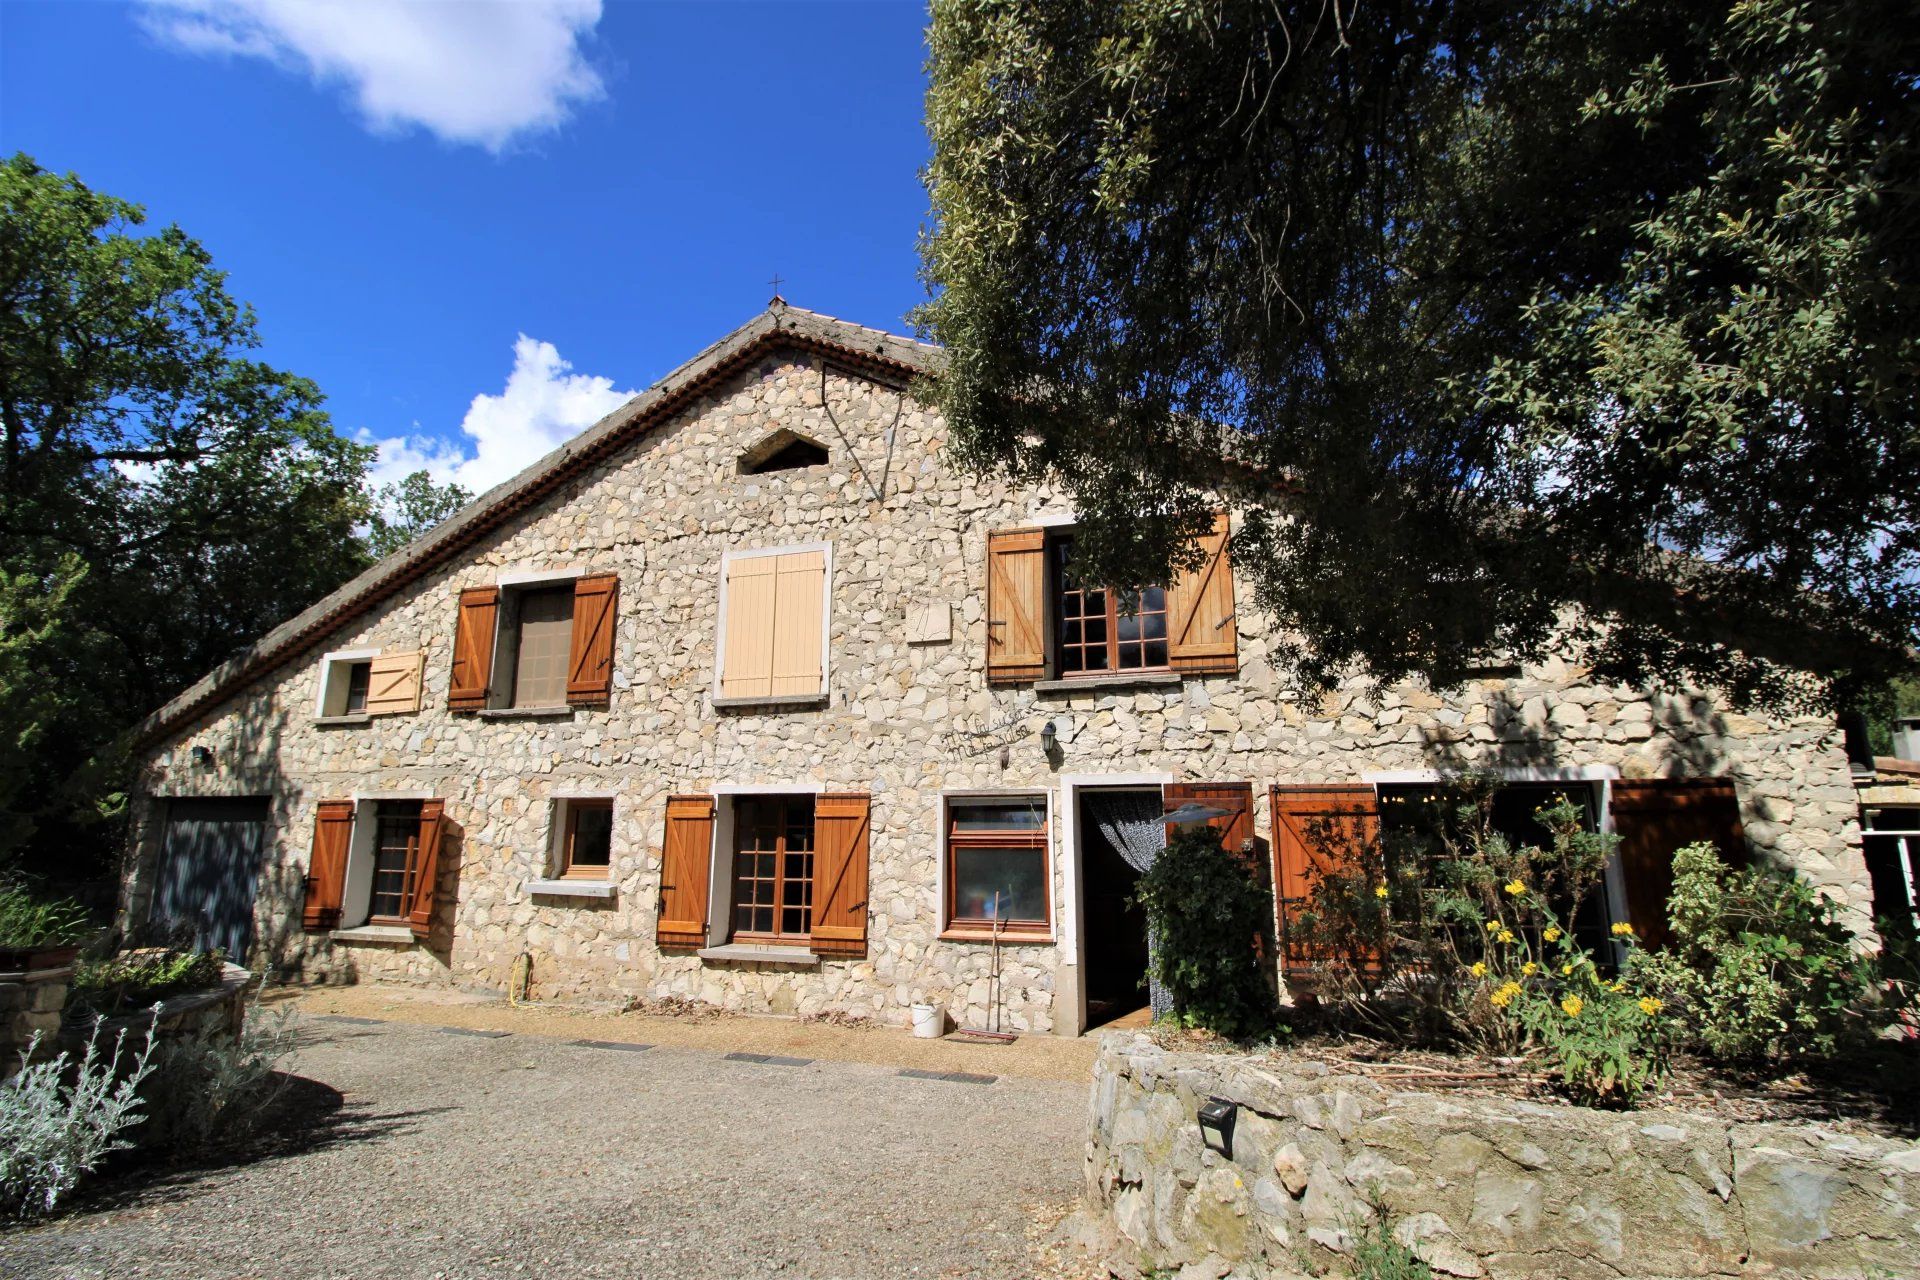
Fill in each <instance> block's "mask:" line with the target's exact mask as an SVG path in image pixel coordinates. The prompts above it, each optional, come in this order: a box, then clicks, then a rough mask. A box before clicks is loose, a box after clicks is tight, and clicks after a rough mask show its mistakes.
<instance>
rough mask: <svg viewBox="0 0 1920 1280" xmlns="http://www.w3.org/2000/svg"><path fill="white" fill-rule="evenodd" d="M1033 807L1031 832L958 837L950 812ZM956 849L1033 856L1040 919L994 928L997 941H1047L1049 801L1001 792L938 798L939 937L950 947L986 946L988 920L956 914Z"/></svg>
mask: <svg viewBox="0 0 1920 1280" xmlns="http://www.w3.org/2000/svg"><path fill="white" fill-rule="evenodd" d="M1036 800H1037V801H1038V802H1039V808H1040V826H1039V828H1038V829H1037V830H1035V831H1031V832H1004V831H995V832H961V831H959V830H957V829H956V823H957V821H958V820H957V819H956V818H955V816H954V811H955V810H956V809H960V808H964V807H967V806H972V805H994V804H1000V805H1013V804H1017V803H1020V802H1023V801H1024V802H1028V803H1031V802H1033V801H1036ZM956 849H1010V850H1019V851H1023V852H1032V853H1036V854H1038V855H1039V857H1040V884H1041V889H1042V892H1043V894H1044V895H1045V899H1046V905H1045V906H1044V907H1043V908H1042V910H1043V913H1044V919H1041V920H1008V921H1005V922H1003V923H1002V924H1001V926H1000V940H1001V941H1002V942H1007V941H1013V942H1052V941H1053V912H1054V902H1053V800H1052V796H1051V795H1050V794H1049V793H1046V792H1035V791H1001V792H987V793H983V792H967V793H955V794H951V795H946V796H942V797H941V802H940V865H941V879H942V881H943V882H944V883H943V888H942V891H941V895H940V896H941V902H940V925H941V929H940V937H941V938H942V939H943V940H946V941H952V942H977V941H987V940H990V939H991V938H992V937H993V934H994V922H993V921H992V920H991V919H986V918H976V917H973V916H962V915H959V914H958V911H959V891H960V879H959V877H958V876H957V875H956V874H955V868H954V858H953V855H954V851H955V850H956Z"/></svg>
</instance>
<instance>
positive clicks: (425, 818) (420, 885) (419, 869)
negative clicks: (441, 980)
mask: <svg viewBox="0 0 1920 1280" xmlns="http://www.w3.org/2000/svg"><path fill="white" fill-rule="evenodd" d="M446 815H447V805H446V801H444V800H422V801H421V802H420V837H419V839H418V840H417V841H416V842H415V844H414V847H413V850H412V853H413V859H412V861H413V865H412V866H410V867H408V868H407V882H408V883H409V884H410V885H411V886H412V887H413V910H412V911H410V912H408V913H407V926H408V927H409V928H411V929H412V930H413V936H414V937H416V938H425V937H426V936H427V935H428V934H429V933H431V932H432V931H433V904H434V891H435V890H436V889H437V888H439V885H440V842H441V840H443V839H444V838H445V837H446Z"/></svg>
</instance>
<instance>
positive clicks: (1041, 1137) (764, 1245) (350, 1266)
mask: <svg viewBox="0 0 1920 1280" xmlns="http://www.w3.org/2000/svg"><path fill="white" fill-rule="evenodd" d="M306 1032H307V1039H308V1043H307V1044H306V1045H305V1046H304V1047H303V1048H302V1050H301V1052H300V1055H299V1057H298V1059H297V1061H296V1062H295V1063H294V1064H293V1066H294V1070H295V1072H296V1073H297V1074H298V1075H300V1076H301V1077H304V1078H305V1082H304V1083H302V1085H301V1086H300V1090H301V1093H302V1094H303V1095H304V1097H305V1099H306V1105H307V1106H308V1108H309V1109H310V1110H311V1112H312V1113H313V1114H314V1115H315V1116H316V1117H317V1119H316V1120H315V1121H314V1123H313V1125H312V1127H311V1129H310V1130H309V1131H307V1132H306V1133H305V1134H303V1135H300V1136H293V1137H287V1138H286V1139H285V1140H284V1141H283V1143H282V1149H281V1150H279V1151H277V1152H275V1153H273V1154H270V1155H268V1156H267V1157H265V1158H262V1159H258V1160H254V1161H252V1162H250V1163H241V1164H230V1165H228V1166H226V1167H218V1168H211V1169H206V1170H200V1171H195V1172H193V1173H189V1174H177V1175H173V1176H170V1177H167V1178H164V1179H160V1180H158V1181H147V1182H144V1183H136V1184H135V1185H132V1186H131V1187H128V1188H123V1189H121V1190H119V1191H118V1192H116V1193H113V1194H112V1195H111V1196H109V1197H108V1198H106V1199H96V1200H94V1201H92V1202H89V1203H87V1204H84V1205H82V1206H81V1207H79V1209H78V1210H77V1211H76V1212H74V1213H72V1214H69V1215H68V1216H66V1217H65V1218H63V1219H61V1220H59V1221H57V1222H54V1223H51V1224H48V1225H46V1226H42V1227H38V1228H36V1229H34V1230H31V1231H24V1232H16V1233H13V1234H10V1235H6V1236H0V1275H4V1276H7V1277H14V1276H21V1277H59V1278H61V1280H82V1278H85V1280H96V1278H102V1277H113V1278H115V1280H118V1278H120V1277H129V1278H131V1277H180V1278H181V1280H225V1278H229V1277H232V1278H238V1277H259V1278H261V1280H302V1278H305V1277H341V1278H343V1280H344V1278H351V1280H375V1278H378V1277H405V1278H406V1280H420V1278H424V1277H467V1276H497V1275H503V1276H517V1275H527V1276H539V1277H553V1278H554V1280H586V1278H587V1277H601V1276H607V1277H613V1276H618V1277H630V1278H634V1280H680V1278H685V1280H695V1278H698V1280H727V1278H730V1277H759V1276H779V1277H783V1278H786V1277H817V1278H820V1280H827V1278H846V1280H854V1278H856V1277H871V1276H927V1277H975V1276H979V1277H986V1276H992V1277H1025V1276H1029V1275H1032V1274H1033V1273H1034V1270H1035V1267H1034V1264H1033V1262H1032V1256H1033V1255H1032V1252H1031V1245H1030V1242H1029V1240H1028V1235H1029V1228H1030V1226H1031V1224H1032V1223H1034V1222H1035V1221H1036V1219H1037V1218H1040V1219H1045V1218H1050V1217H1051V1216H1053V1215H1054V1214H1055V1213H1057V1211H1058V1208H1059V1206H1061V1205H1063V1204H1064V1203H1065V1202H1067V1201H1069V1200H1070V1199H1071V1198H1072V1197H1073V1196H1074V1194H1075V1192H1076V1190H1077V1185H1078V1178H1079V1165H1080V1155H1081V1148H1082V1133H1083V1125H1084V1123H1085V1119H1084V1118H1085V1108H1086V1096H1087V1093H1086V1087H1085V1086H1084V1085H1080V1084H1071V1083H1065V1082H1060V1081H1048V1080H1022V1079H999V1080H996V1081H994V1082H993V1083H991V1084H981V1083H956V1082H952V1081H948V1080H944V1079H937V1080H925V1079H914V1078H908V1077H905V1076H902V1075H901V1074H899V1072H898V1070H897V1069H893V1068H888V1067H881V1066H872V1065H864V1064H858V1063H847V1062H825V1061H822V1062H813V1063H805V1064H797V1063H793V1064H783V1063H782V1062H780V1061H774V1062H752V1061H737V1060H729V1059H728V1058H726V1057H724V1056H723V1055H721V1054H720V1053H717V1052H714V1051H711V1050H696V1049H687V1048H673V1047H666V1046H661V1047H656V1048H653V1049H648V1050H645V1051H641V1052H636V1051H633V1050H631V1049H617V1048H602V1047H592V1046H587V1045H581V1044H575V1043H570V1042H567V1041H563V1040H553V1039H545V1038H535V1037H531V1036H524V1035H513V1036H502V1037H489V1036H484V1035H475V1034H471V1033H466V1034H463V1033H460V1032H456V1031H451V1030H444V1029H437V1028H431V1027H424V1026H417V1025H407V1024H402V1023H376V1024H367V1023H358V1022H348V1021H342V1020H335V1019H325V1018H315V1019H309V1020H308V1021H307V1023H306ZM333 1091H337V1093H338V1096H337V1097H336V1096H335V1094H334V1092H333Z"/></svg>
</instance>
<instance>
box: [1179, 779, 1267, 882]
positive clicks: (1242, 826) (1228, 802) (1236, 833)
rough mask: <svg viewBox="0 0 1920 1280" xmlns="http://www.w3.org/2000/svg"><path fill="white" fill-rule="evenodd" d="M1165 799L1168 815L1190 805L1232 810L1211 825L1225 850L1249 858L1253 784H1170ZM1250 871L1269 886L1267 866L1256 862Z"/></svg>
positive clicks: (1249, 866)
mask: <svg viewBox="0 0 1920 1280" xmlns="http://www.w3.org/2000/svg"><path fill="white" fill-rule="evenodd" d="M1161 798H1162V799H1163V800H1165V801H1166V806H1167V812H1168V813H1172V812H1173V811H1174V810H1175V809H1177V808H1179V807H1180V806H1181V805H1183V804H1186V803H1187V802H1188V801H1192V802H1193V803H1195V804H1204V805H1207V806H1209V807H1210V808H1214V809H1226V810H1228V815H1227V816H1226V817H1224V818H1209V819H1208V820H1207V825H1208V826H1209V827H1212V828H1213V829H1214V830H1215V831H1218V832H1219V833H1220V847H1221V848H1223V849H1225V850H1226V851H1227V852H1228V853H1230V854H1232V855H1233V856H1234V857H1236V858H1245V857H1246V856H1247V854H1246V844H1247V842H1248V841H1249V840H1252V839H1253V784H1252V783H1251V782H1169V783H1168V784H1167V785H1166V786H1165V787H1162V788H1161ZM1177 830H1178V828H1177V827H1168V828H1167V838H1168V839H1169V840H1171V839H1172V838H1173V835H1174V832H1175V831H1177ZM1247 869H1248V871H1249V872H1251V873H1252V874H1253V876H1254V878H1255V879H1257V880H1259V881H1261V882H1262V883H1265V882H1266V880H1267V877H1268V874H1269V872H1268V868H1267V865H1266V863H1265V862H1263V861H1261V860H1259V859H1257V858H1256V859H1252V860H1250V861H1249V862H1248V866H1247Z"/></svg>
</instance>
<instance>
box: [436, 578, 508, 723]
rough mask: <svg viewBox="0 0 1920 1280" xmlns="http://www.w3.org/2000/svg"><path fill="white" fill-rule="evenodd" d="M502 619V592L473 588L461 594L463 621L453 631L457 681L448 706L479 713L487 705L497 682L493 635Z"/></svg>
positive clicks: (448, 694) (454, 680)
mask: <svg viewBox="0 0 1920 1280" xmlns="http://www.w3.org/2000/svg"><path fill="white" fill-rule="evenodd" d="M499 616H500V588H498V587H472V588H470V589H468V590H466V591H462V592H461V593H460V617H459V620H458V621H457V623H456V624H455V626H454V631H453V681H452V683H451V684H450V685H448V687H447V706H448V708H450V709H451V710H454V711H475V710H478V709H479V708H481V707H484V706H486V705H487V688H488V686H489V685H491V684H492V682H493V633H494V624H495V622H496V621H497V620H498V618H499Z"/></svg>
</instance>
